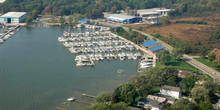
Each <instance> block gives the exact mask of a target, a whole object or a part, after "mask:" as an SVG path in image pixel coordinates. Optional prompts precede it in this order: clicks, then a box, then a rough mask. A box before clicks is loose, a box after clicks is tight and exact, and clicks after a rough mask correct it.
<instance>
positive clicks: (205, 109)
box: [198, 102, 214, 110]
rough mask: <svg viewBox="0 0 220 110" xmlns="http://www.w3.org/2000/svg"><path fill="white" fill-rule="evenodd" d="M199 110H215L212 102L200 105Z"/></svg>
mask: <svg viewBox="0 0 220 110" xmlns="http://www.w3.org/2000/svg"><path fill="white" fill-rule="evenodd" d="M198 109H199V110H214V108H213V106H212V103H211V102H204V103H201V104H199V105H198Z"/></svg>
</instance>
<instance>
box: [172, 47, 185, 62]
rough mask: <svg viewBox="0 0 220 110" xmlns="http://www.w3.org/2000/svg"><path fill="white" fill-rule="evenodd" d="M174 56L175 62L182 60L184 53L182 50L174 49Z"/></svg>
mask: <svg viewBox="0 0 220 110" xmlns="http://www.w3.org/2000/svg"><path fill="white" fill-rule="evenodd" d="M172 56H173V58H174V59H175V60H180V59H182V57H183V51H182V49H180V48H174V49H173V50H172Z"/></svg>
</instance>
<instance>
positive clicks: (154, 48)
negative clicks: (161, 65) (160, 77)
mask: <svg viewBox="0 0 220 110" xmlns="http://www.w3.org/2000/svg"><path fill="white" fill-rule="evenodd" d="M142 47H144V48H146V49H147V50H148V51H149V52H150V53H153V54H154V55H156V53H158V52H159V51H160V50H163V49H164V47H162V46H160V44H159V43H158V42H156V41H155V40H149V41H145V42H143V43H142Z"/></svg>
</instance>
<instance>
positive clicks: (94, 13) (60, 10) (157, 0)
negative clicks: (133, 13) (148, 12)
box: [0, 0, 220, 18]
mask: <svg viewBox="0 0 220 110" xmlns="http://www.w3.org/2000/svg"><path fill="white" fill-rule="evenodd" d="M219 6H220V3H219V1H218V0H6V1H5V2H4V3H2V4H0V10H1V13H6V12H8V11H27V12H29V13H33V11H34V12H35V13H38V14H54V15H70V14H73V13H79V14H83V15H85V16H87V17H89V18H99V17H102V12H104V11H111V12H116V11H117V10H126V9H143V8H153V7H165V8H174V9H175V11H174V12H172V13H170V15H171V16H173V17H176V16H207V15H209V14H212V13H216V12H219Z"/></svg>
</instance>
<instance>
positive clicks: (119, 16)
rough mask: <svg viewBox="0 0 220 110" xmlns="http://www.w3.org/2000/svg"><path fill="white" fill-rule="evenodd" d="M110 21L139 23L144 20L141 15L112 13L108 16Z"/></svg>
mask: <svg viewBox="0 0 220 110" xmlns="http://www.w3.org/2000/svg"><path fill="white" fill-rule="evenodd" d="M106 19H107V20H110V21H116V22H120V23H126V24H129V23H138V22H141V21H142V18H141V17H137V16H130V15H123V14H110V15H109V17H107V18H106Z"/></svg>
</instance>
